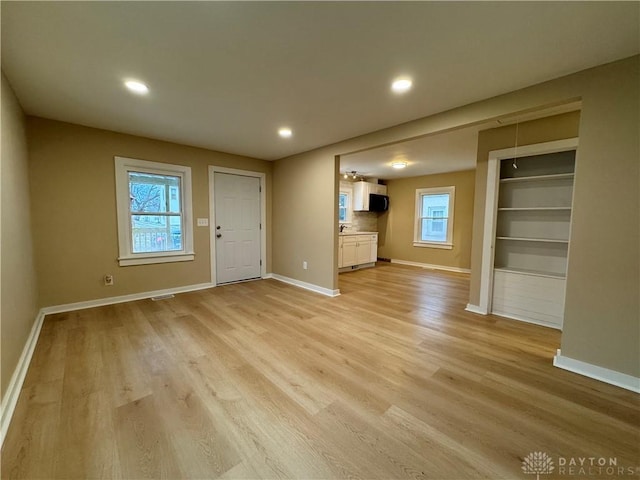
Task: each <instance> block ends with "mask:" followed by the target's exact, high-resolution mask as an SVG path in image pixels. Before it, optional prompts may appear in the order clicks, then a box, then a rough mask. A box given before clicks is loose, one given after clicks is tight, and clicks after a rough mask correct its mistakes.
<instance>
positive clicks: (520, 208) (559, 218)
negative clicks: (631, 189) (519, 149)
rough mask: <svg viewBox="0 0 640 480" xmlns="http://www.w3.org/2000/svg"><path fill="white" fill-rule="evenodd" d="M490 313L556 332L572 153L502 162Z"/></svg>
mask: <svg viewBox="0 0 640 480" xmlns="http://www.w3.org/2000/svg"><path fill="white" fill-rule="evenodd" d="M499 168H500V179H499V186H498V205H497V213H496V215H497V221H496V236H495V255H494V265H493V270H494V278H493V301H492V311H493V313H496V314H499V315H505V316H509V317H513V318H519V319H522V320H527V321H532V322H536V323H543V324H548V325H550V326H556V327H559V326H561V325H562V317H563V313H564V291H565V277H566V272H567V256H568V249H569V241H570V230H571V209H572V198H573V181H574V171H575V150H570V151H563V152H556V153H548V154H544V155H532V156H527V157H522V158H517V159H513V158H507V159H502V160H501V162H500V167H499Z"/></svg>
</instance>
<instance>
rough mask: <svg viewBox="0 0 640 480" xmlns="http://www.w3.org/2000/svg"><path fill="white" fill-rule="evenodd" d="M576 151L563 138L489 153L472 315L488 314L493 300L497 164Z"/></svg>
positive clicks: (573, 142) (573, 140) (574, 141)
mask: <svg viewBox="0 0 640 480" xmlns="http://www.w3.org/2000/svg"><path fill="white" fill-rule="evenodd" d="M577 148H578V138H577V137H575V138H567V139H564V140H555V141H553V142H544V143H534V144H531V145H522V146H519V147H518V148H517V150H516V148H515V147H511V148H504V149H502V150H492V151H490V152H489V162H488V167H487V194H486V200H485V202H486V203H485V211H484V232H483V238H482V264H481V266H480V302H479V303H480V305H478V308H477V309H476V310H474V312H476V313H482V314H485V315H486V314H488V313H490V312H491V298H492V297H493V291H492V290H493V258H494V245H495V238H496V236H495V232H496V223H497V222H496V217H497V204H498V190H499V189H498V186H499V182H500V178H499V177H500V160H503V159H505V158H513V157H514V156H515V155H516V153H517V154H518V157H528V156H531V155H543V154H545V153H555V152H566V151H567V150H575V149H577Z"/></svg>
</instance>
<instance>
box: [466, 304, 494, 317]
mask: <svg viewBox="0 0 640 480" xmlns="http://www.w3.org/2000/svg"><path fill="white" fill-rule="evenodd" d="M465 310H466V311H467V312H471V313H477V314H478V315H487V314H488V313H489V312H487V311H486V310H484V309H482V308H480V307H479V306H478V305H473V304H471V303H467V308H465Z"/></svg>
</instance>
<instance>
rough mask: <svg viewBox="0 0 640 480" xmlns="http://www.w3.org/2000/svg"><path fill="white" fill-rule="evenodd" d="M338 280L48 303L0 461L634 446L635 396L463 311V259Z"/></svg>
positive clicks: (446, 474)
mask: <svg viewBox="0 0 640 480" xmlns="http://www.w3.org/2000/svg"><path fill="white" fill-rule="evenodd" d="M340 289H341V291H342V295H341V296H340V297H338V298H327V297H323V296H320V295H317V294H314V293H312V292H308V291H305V290H301V289H298V288H295V287H292V286H289V285H286V284H283V283H280V282H277V281H275V280H262V281H256V282H250V283H242V284H235V285H229V286H224V287H218V288H215V289H210V290H206V291H200V292H194V293H189V294H182V295H177V296H176V297H175V298H173V299H169V300H163V301H158V302H153V301H151V300H145V301H138V302H131V303H126V304H120V305H113V306H108V307H101V308H94V309H88V310H83V311H78V312H71V313H66V314H59V315H51V316H48V317H47V318H46V320H45V323H44V326H43V329H42V334H41V337H40V340H39V342H38V345H37V348H36V352H35V355H34V358H33V362H32V364H31V367H30V369H29V372H28V375H27V379H26V382H25V385H24V388H23V390H22V394H21V396H20V399H19V402H18V406H17V409H16V413H15V416H14V419H13V422H12V424H11V427H10V430H9V433H8V436H7V439H6V441H5V444H4V448H3V451H2V478H5V479H9V478H60V479H71V478H108V479H116V478H130V479H134V478H135V479H139V478H168V479H169V478H170V479H178V478H227V479H232V478H385V479H388V478H432V479H439V478H442V479H464V478H508V479H526V478H529V479H533V478H535V475H533V476H532V475H525V474H524V473H523V471H522V469H521V465H522V460H523V458H524V457H525V456H526V455H528V454H529V453H530V452H534V451H536V452H538V451H541V452H546V453H548V454H549V455H550V456H551V457H552V458H553V461H554V462H555V465H556V468H555V470H554V475H544V476H541V478H543V477H544V478H545V479H550V478H587V477H588V478H612V475H608V472H607V471H603V472H600V473H598V472H597V471H593V470H592V471H591V472H590V473H591V474H590V475H576V474H574V475H573V476H572V477H571V476H569V475H568V471H565V472H566V473H565V475H564V476H563V475H560V471H559V465H558V464H559V458H558V457H564V458H571V457H576V458H577V457H587V458H588V457H596V458H600V457H604V458H606V459H609V458H610V457H611V458H615V459H616V461H617V462H618V466H624V467H625V468H626V467H636V466H638V465H640V459H639V456H640V430H639V425H640V409H639V396H638V395H636V394H633V393H631V392H628V391H625V390H622V389H619V388H615V387H613V386H609V385H606V384H603V383H600V382H597V381H594V380H590V379H587V378H584V377H581V376H578V375H575V374H572V373H569V372H566V371H563V370H560V369H556V368H554V367H553V366H552V358H553V355H554V353H555V350H556V348H558V347H559V341H560V333H559V332H557V331H554V330H550V329H547V328H543V327H538V326H534V325H528V324H524V323H520V322H516V321H510V320H506V319H501V318H499V317H493V316H488V317H482V316H478V315H474V314H470V313H467V312H465V311H464V307H465V305H466V303H467V299H468V277H467V276H465V275H461V274H451V273H440V272H434V271H428V270H421V269H416V268H412V267H405V266H396V265H389V264H381V265H379V266H378V267H377V268H374V269H368V270H362V271H358V272H351V273H347V274H343V275H341V276H340ZM635 474H636V475H638V474H639V472H635ZM616 478H618V477H616ZM619 478H622V477H619ZM627 478H628V477H627ZM636 478H637V477H636Z"/></svg>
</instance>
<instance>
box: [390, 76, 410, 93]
mask: <svg viewBox="0 0 640 480" xmlns="http://www.w3.org/2000/svg"><path fill="white" fill-rule="evenodd" d="M412 84H413V83H412V82H411V80H409V79H408V78H398V79H397V80H394V82H393V83H392V84H391V90H393V91H394V92H396V93H404V92H406V91H408V90H409V89H410V88H411V85H412Z"/></svg>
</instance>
